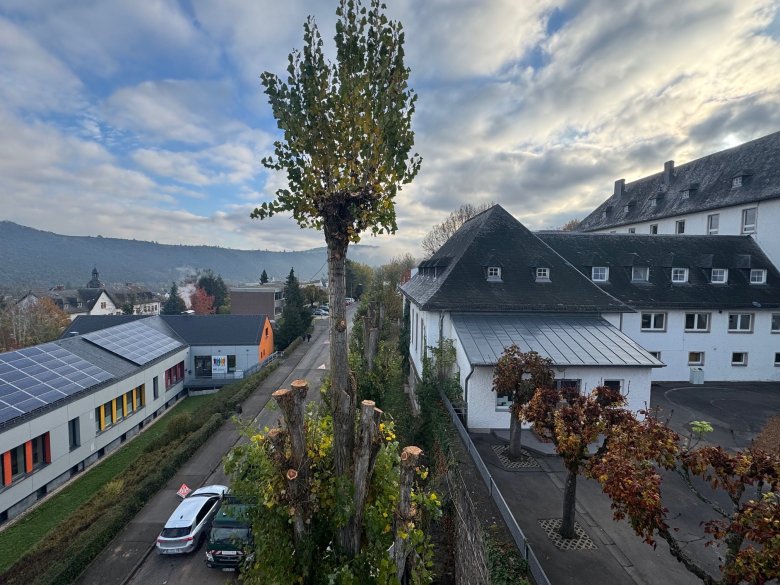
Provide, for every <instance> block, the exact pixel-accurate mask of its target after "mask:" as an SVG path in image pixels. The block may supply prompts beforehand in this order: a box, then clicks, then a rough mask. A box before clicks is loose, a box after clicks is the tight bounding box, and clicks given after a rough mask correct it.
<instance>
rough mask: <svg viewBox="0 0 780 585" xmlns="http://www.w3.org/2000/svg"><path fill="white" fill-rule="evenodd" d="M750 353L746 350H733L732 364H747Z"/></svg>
mask: <svg viewBox="0 0 780 585" xmlns="http://www.w3.org/2000/svg"><path fill="white" fill-rule="evenodd" d="M747 358H748V354H747V352H745V351H733V352H731V365H732V366H746V365H747Z"/></svg>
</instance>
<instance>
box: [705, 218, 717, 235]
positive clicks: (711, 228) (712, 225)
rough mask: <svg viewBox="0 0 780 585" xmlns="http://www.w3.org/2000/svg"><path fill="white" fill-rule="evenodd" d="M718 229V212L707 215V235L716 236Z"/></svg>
mask: <svg viewBox="0 0 780 585" xmlns="http://www.w3.org/2000/svg"><path fill="white" fill-rule="evenodd" d="M719 229H720V213H713V214H712V215H708V216H707V235H710V236H716V235H717V234H718V231H719Z"/></svg>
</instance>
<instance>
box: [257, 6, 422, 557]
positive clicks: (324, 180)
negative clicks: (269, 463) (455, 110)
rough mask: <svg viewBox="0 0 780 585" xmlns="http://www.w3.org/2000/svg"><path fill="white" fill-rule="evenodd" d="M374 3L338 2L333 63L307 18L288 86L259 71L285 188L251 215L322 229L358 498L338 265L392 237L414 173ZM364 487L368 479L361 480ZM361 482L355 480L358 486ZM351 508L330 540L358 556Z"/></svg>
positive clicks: (400, 87)
mask: <svg viewBox="0 0 780 585" xmlns="http://www.w3.org/2000/svg"><path fill="white" fill-rule="evenodd" d="M384 9H385V7H384V5H382V4H380V2H379V0H370V1H369V2H368V6H365V5H364V4H363V2H362V0H341V1H340V3H339V7H338V9H337V11H336V15H337V21H336V35H335V37H334V39H335V44H336V53H335V54H336V62H335V63H330V62H328V61H326V60H325V56H324V53H323V43H322V37H321V35H320V32H319V30H318V28H317V25H316V23H315V21H314V19H313V18H312V17H309V18H308V19H307V21H306V23H305V24H304V35H303V38H304V48H303V50H302V51H297V50H296V51H293V52H292V53H291V54H290V57H289V66H288V68H287V75H286V82H285V81H283V80H282V79H280V78H279V77H278V76H277V75H276V74H273V73H269V72H265V73H263V74H262V76H261V81H262V84H263V86H264V87H265V93H266V95H267V96H268V100H269V103H270V104H271V108H272V110H273V114H274V117H275V118H276V120H277V124H278V127H279V129H280V130H281V131H282V132H283V138H282V139H280V140H277V141H275V142H274V155H273V156H271V157H268V158H265V159H263V164H264V165H265V166H266V167H268V168H269V169H273V170H277V171H285V172H286V174H287V188H284V189H280V190H278V191H277V192H276V199H275V200H273V201H271V202H265V203H263V204H262V205H261V206H260V207H258V208H257V209H255V210H254V211H253V212H252V214H251V215H252V217H254V218H260V219H263V218H266V217H270V216H273V215H275V214H277V213H282V212H290V213H292V216H293V218H294V219H295V221H296V222H297V223H298V224H299V225H300V226H301V227H309V228H314V229H318V230H320V229H321V230H322V231H323V232H324V235H325V242H326V245H327V250H328V280H329V288H330V311H331V323H332V326H331V329H330V366H331V372H330V373H331V385H330V390H329V396H328V398H329V403H330V405H331V407H332V410H333V427H334V432H333V435H334V437H333V443H334V444H333V460H334V471H335V473H336V475H337V476H340V477H345V478H346V479H347V480H349V481H350V482H351V483H352V488H351V489H352V490H354V492H355V493H357V492H359V491H361V490H362V489H363V488H364V486H359V485H355V482H356V481H357V479H358V478H357V477H356V475H355V461H354V459H353V455H354V445H355V409H356V400H355V388H354V386H353V384H352V383H351V382H350V377H349V368H348V361H347V321H346V303H345V298H346V294H345V287H346V284H345V261H346V257H347V248H348V246H349V244H350V242H358V241H359V240H360V236H361V234H363V233H364V232H366V231H369V232H371V233H373V234H379V233H394V232H395V231H396V229H397V225H396V216H395V208H394V206H393V200H394V198H395V196H396V194H397V192H398V190H399V189H400V188H401V187H402V185H404V184H407V183H409V182H411V180H412V179H413V178H414V176H415V175H416V174H417V172H418V171H419V168H420V162H421V159H420V157H419V156H418V155H416V154H415V155H412V156H410V151H411V149H412V146H413V143H414V132H413V131H412V129H411V118H412V114H413V113H414V105H415V101H416V95H415V94H414V92H413V91H412V90H411V89H410V88H409V86H408V78H409V70H408V69H407V68H406V66H405V65H404V51H403V44H404V35H403V32H402V27H401V24H400V23H398V22H395V21H392V20H389V19H388V18H387V17H386V16H385V14H384ZM364 479H365V478H364ZM361 481H362V480H361ZM359 513H360V512H359V511H358V510H357V509H356V510H355V511H354V512H353V513H352V514H351V515H350V519H349V521H348V522H347V523H346V524H345V525H344V526H343V527H342V529H341V530H340V531H339V534H338V535H337V539H336V542H337V545H338V548H339V549H340V550H341V551H343V552H345V553H346V554H347V555H348V556H355V554H356V550H357V549H359V545H360V528H361V527H360V526H357V525H356V523H355V518H356V517H357V516H358V515H359Z"/></svg>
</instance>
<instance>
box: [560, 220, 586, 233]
mask: <svg viewBox="0 0 780 585" xmlns="http://www.w3.org/2000/svg"><path fill="white" fill-rule="evenodd" d="M580 223H581V220H579V219H570V220H569V221H567V222H566V223H565V224H563V225H562V226H561V227H559V228H558V229H559V230H561V231H562V232H576V231H577V230H578V229H579V227H580Z"/></svg>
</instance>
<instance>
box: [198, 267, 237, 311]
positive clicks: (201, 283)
mask: <svg viewBox="0 0 780 585" xmlns="http://www.w3.org/2000/svg"><path fill="white" fill-rule="evenodd" d="M196 286H197V287H198V288H202V289H203V290H205V291H206V293H207V294H209V295H211V296H212V297H214V309H216V310H217V311H218V312H220V313H223V312H228V311H224V310H221V309H222V307H226V306H228V305H229V300H228V290H227V286H225V281H224V280H222V277H221V276H219V275H216V274H214V271H212V270H211V269H208V270H205V271H203V272H202V273H200V275H199V277H198V282H197V284H196Z"/></svg>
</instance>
